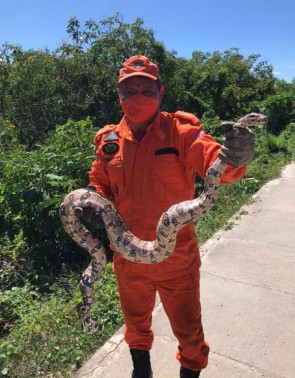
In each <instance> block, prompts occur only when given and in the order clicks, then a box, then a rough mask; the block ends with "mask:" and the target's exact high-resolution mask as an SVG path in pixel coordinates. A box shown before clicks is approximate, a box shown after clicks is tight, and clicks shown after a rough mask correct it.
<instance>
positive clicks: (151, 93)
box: [142, 89, 156, 97]
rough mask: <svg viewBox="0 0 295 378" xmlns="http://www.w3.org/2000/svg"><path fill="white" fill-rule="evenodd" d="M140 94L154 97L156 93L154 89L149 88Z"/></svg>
mask: <svg viewBox="0 0 295 378" xmlns="http://www.w3.org/2000/svg"><path fill="white" fill-rule="evenodd" d="M142 94H143V95H144V96H147V97H154V96H155V95H156V93H155V91H152V90H149V89H147V90H145V91H143V92H142Z"/></svg>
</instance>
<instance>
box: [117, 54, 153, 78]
mask: <svg viewBox="0 0 295 378" xmlns="http://www.w3.org/2000/svg"><path fill="white" fill-rule="evenodd" d="M132 76H145V77H148V78H149V79H152V80H158V79H159V70H158V67H157V66H156V65H155V64H154V63H152V62H151V61H150V60H149V59H148V58H147V57H145V56H143V55H135V56H132V57H131V58H129V59H128V60H126V62H125V63H124V64H123V68H121V69H120V73H119V79H118V82H119V83H121V82H122V81H123V80H126V79H128V78H129V77H132Z"/></svg>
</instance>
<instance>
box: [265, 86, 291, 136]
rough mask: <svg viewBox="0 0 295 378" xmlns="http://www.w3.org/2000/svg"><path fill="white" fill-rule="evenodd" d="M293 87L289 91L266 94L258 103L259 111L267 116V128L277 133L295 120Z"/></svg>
mask: <svg viewBox="0 0 295 378" xmlns="http://www.w3.org/2000/svg"><path fill="white" fill-rule="evenodd" d="M294 99H295V88H294V91H293V92H291V93H284V94H277V95H273V96H268V97H267V98H266V99H265V100H263V101H262V102H261V103H260V105H259V110H260V112H261V113H263V114H265V115H267V116H268V120H269V122H268V129H269V131H271V132H272V133H274V134H276V135H278V134H279V133H280V132H281V131H283V130H284V128H285V127H286V125H288V124H289V123H290V122H292V121H295V102H294Z"/></svg>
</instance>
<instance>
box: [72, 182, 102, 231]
mask: <svg viewBox="0 0 295 378" xmlns="http://www.w3.org/2000/svg"><path fill="white" fill-rule="evenodd" d="M88 189H89V190H93V189H92V188H91V187H88ZM94 191H95V190H94ZM75 214H76V216H77V217H78V218H80V219H81V220H82V221H85V222H88V223H90V224H91V225H92V226H93V227H94V228H96V229H99V230H103V229H104V223H103V221H102V219H101V216H100V214H99V213H97V212H96V211H95V209H94V208H93V207H92V206H91V205H88V206H85V207H76V209H75Z"/></svg>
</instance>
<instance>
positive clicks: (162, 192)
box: [153, 154, 185, 203]
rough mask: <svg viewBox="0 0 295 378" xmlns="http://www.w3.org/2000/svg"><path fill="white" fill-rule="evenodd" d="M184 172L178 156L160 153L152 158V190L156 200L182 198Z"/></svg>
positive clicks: (174, 201) (176, 199) (176, 200)
mask: <svg viewBox="0 0 295 378" xmlns="http://www.w3.org/2000/svg"><path fill="white" fill-rule="evenodd" d="M184 179H185V174H184V170H183V168H182V165H181V160H180V158H179V156H176V155H174V154H160V155H156V156H154V159H153V192H154V199H155V200H158V201H165V200H167V201H173V203H176V202H178V201H181V200H182V199H183V194H184Z"/></svg>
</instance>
